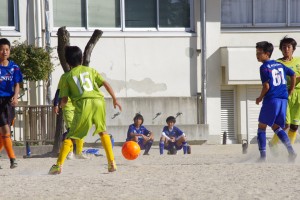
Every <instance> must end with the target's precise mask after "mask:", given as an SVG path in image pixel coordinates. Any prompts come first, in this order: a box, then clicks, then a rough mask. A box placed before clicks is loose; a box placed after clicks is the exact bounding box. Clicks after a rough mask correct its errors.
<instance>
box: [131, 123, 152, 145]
mask: <svg viewBox="0 0 300 200" xmlns="http://www.w3.org/2000/svg"><path fill="white" fill-rule="evenodd" d="M130 133H135V134H143V135H145V136H147V135H148V134H149V133H150V131H149V130H147V129H146V128H145V127H144V126H143V125H141V126H140V127H139V128H136V127H135V125H134V124H131V125H129V128H128V131H127V138H126V141H129V140H131V136H130Z"/></svg>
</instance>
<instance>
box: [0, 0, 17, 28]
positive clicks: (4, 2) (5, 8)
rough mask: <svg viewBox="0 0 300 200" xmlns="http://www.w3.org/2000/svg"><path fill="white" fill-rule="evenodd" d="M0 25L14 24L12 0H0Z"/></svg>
mask: <svg viewBox="0 0 300 200" xmlns="http://www.w3.org/2000/svg"><path fill="white" fill-rule="evenodd" d="M0 5H1V6H0V26H14V25H15V23H14V21H15V18H14V14H15V13H14V1H13V0H0Z"/></svg>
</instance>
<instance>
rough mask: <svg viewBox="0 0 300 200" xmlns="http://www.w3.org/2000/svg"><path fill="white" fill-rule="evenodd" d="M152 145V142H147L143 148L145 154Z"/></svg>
mask: <svg viewBox="0 0 300 200" xmlns="http://www.w3.org/2000/svg"><path fill="white" fill-rule="evenodd" d="M152 144H153V141H152V140H149V142H147V144H146V148H145V153H148V152H149V151H150V149H151V146H152Z"/></svg>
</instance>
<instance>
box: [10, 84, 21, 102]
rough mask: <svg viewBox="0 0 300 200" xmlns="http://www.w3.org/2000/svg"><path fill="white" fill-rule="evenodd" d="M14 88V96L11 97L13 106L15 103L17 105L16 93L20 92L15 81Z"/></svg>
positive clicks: (18, 85)
mask: <svg viewBox="0 0 300 200" xmlns="http://www.w3.org/2000/svg"><path fill="white" fill-rule="evenodd" d="M14 88H15V89H14V91H15V93H14V96H13V97H12V98H11V104H12V105H13V106H16V105H18V95H19V93H20V84H19V83H16V84H15V87H14Z"/></svg>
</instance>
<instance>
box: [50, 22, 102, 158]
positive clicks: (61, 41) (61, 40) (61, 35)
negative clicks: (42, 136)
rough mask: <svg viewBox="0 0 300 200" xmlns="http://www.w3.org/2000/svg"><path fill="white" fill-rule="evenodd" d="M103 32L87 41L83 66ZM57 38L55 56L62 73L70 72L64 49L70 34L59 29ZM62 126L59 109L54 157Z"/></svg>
mask: <svg viewBox="0 0 300 200" xmlns="http://www.w3.org/2000/svg"><path fill="white" fill-rule="evenodd" d="M102 34H103V32H102V31H101V30H98V29H96V30H95V31H94V33H93V35H92V37H91V38H90V40H89V41H88V43H87V44H86V46H85V49H84V54H83V65H85V66H89V63H90V57H91V54H92V51H93V49H94V47H95V45H96V44H97V42H98V40H99V39H100V37H101V36H102ZM57 37H58V46H57V54H58V58H59V61H60V64H61V66H62V68H63V70H64V72H68V71H70V68H69V66H68V65H67V62H66V59H65V47H66V46H68V45H70V33H69V32H68V31H67V29H66V27H65V26H63V27H60V28H59V29H58V31H57ZM63 130H64V126H63V112H62V110H61V109H59V114H58V115H57V119H56V129H55V136H54V145H53V149H52V153H53V154H54V155H57V153H58V152H59V148H60V143H61V141H60V136H61V134H62V133H63Z"/></svg>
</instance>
